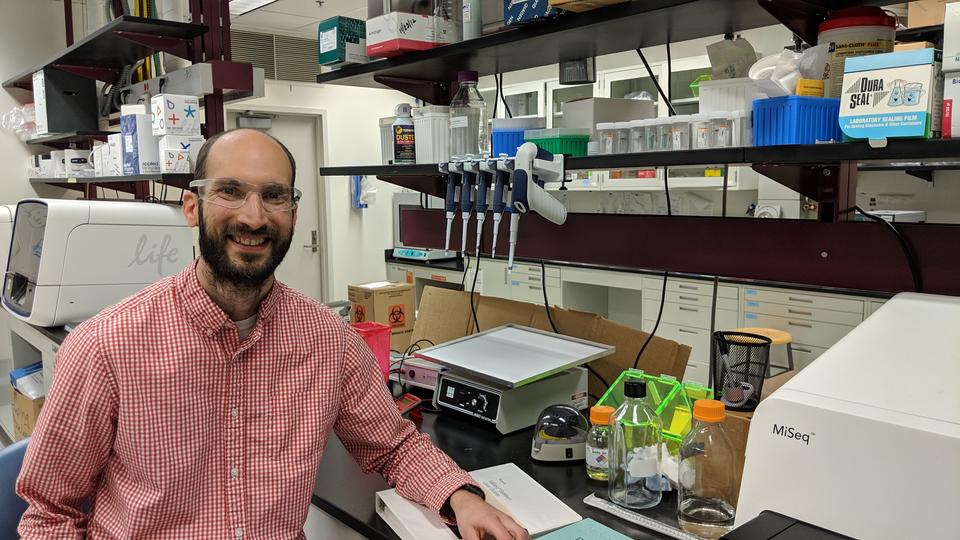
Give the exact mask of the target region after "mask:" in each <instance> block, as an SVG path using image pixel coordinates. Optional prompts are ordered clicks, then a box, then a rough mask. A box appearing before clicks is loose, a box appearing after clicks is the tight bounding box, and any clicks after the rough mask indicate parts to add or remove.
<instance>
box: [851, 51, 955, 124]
mask: <svg viewBox="0 0 960 540" xmlns="http://www.w3.org/2000/svg"><path fill="white" fill-rule="evenodd" d="M940 58H941V55H940V51H937V50H935V49H919V50H915V51H903V52H893V53H886V54H876V55H873V56H859V57H854V58H848V59H847V61H846V67H845V69H844V74H843V93H842V95H841V99H840V129H842V130H843V134H844V135H845V136H846V137H849V138H851V139H886V138H935V137H939V136H940V124H941V115H942V112H941V108H942V106H943V73H942V72H941V62H940Z"/></svg>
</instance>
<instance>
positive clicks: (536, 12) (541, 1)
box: [503, 0, 560, 26]
mask: <svg viewBox="0 0 960 540" xmlns="http://www.w3.org/2000/svg"><path fill="white" fill-rule="evenodd" d="M559 14H560V10H559V9H557V8H554V7H550V2H548V1H547V0H503V20H504V22H505V23H506V25H507V26H517V25H521V24H527V23H531V22H534V21H538V20H541V19H550V18H553V17H556V16H557V15H559Z"/></svg>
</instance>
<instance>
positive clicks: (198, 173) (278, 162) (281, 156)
mask: <svg viewBox="0 0 960 540" xmlns="http://www.w3.org/2000/svg"><path fill="white" fill-rule="evenodd" d="M238 172H240V173H245V174H251V173H252V174H258V175H260V176H264V177H265V178H264V179H269V180H273V181H285V180H289V182H290V185H291V186H292V185H293V184H294V181H295V180H296V176H297V164H296V161H294V159H293V154H291V153H290V150H288V149H287V147H286V146H284V145H283V143H281V142H280V141H279V140H277V139H276V138H275V137H273V136H272V135H270V134H268V133H264V132H262V131H258V130H256V129H232V130H230V131H224V132H222V133H218V134H216V135H214V136H213V137H210V138H209V139H207V141H206V142H205V143H203V146H202V147H201V148H200V153H199V154H198V155H197V163H196V167H195V171H194V177H195V178H198V179H199V178H238V179H242V178H243V177H244V176H245V174H237V173H238Z"/></svg>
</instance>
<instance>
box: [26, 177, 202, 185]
mask: <svg viewBox="0 0 960 540" xmlns="http://www.w3.org/2000/svg"><path fill="white" fill-rule="evenodd" d="M191 180H193V175H192V174H141V175H136V176H132V175H131V176H89V177H81V178H75V177H69V178H31V179H30V183H32V184H53V185H59V186H69V185H70V184H104V185H106V184H129V183H131V182H159V183H161V184H166V185H168V186H173V187H178V188H183V189H186V188H187V184H189V183H190V181H191ZM106 187H109V186H106Z"/></svg>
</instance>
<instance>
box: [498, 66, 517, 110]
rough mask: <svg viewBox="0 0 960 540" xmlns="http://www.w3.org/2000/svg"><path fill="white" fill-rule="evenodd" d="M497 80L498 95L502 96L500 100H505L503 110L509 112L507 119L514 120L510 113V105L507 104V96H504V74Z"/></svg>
mask: <svg viewBox="0 0 960 540" xmlns="http://www.w3.org/2000/svg"><path fill="white" fill-rule="evenodd" d="M496 79H497V93H498V94H500V99H502V100H503V108H504V110H506V111H507V118H513V113H512V112H511V111H510V105H509V104H508V103H507V96H505V95H504V94H503V73H500V74H499V77H498V78H496Z"/></svg>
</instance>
